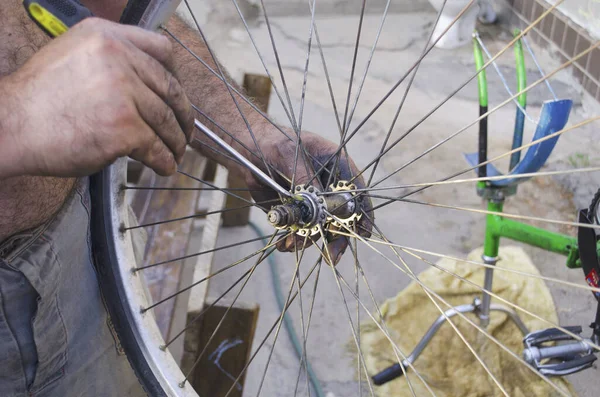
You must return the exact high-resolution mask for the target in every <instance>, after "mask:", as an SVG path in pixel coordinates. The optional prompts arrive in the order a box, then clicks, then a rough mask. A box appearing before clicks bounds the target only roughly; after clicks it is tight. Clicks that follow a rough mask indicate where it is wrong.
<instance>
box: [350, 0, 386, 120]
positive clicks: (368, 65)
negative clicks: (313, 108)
mask: <svg viewBox="0 0 600 397" xmlns="http://www.w3.org/2000/svg"><path fill="white" fill-rule="evenodd" d="M390 3H391V0H387V2H386V3H385V8H384V10H383V14H382V16H381V22H380V23H379V27H378V28H377V34H376V35H375V40H373V46H372V47H371V52H370V53H369V58H368V59H367V64H366V66H365V71H364V73H363V76H362V78H361V81H360V84H359V85H358V90H357V91H356V95H355V96H354V103H353V104H352V110H351V111H350V113H349V116H348V122H347V123H345V124H347V125H346V126H345V127H344V131H347V130H348V129H349V128H350V124H351V123H352V118H353V116H354V111H355V110H356V106H357V105H358V99H359V98H360V94H361V92H362V89H363V85H364V84H365V81H366V79H367V75H368V73H369V67H370V66H371V61H372V60H373V55H374V54H375V49H376V48H377V43H378V42H379V37H380V35H381V31H382V30H383V24H384V22H385V18H386V17H387V14H388V11H389V9H390Z"/></svg>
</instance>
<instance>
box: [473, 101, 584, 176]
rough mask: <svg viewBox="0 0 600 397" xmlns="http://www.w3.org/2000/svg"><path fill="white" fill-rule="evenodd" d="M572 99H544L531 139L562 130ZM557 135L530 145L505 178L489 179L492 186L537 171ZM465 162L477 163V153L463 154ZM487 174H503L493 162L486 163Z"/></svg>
mask: <svg viewBox="0 0 600 397" xmlns="http://www.w3.org/2000/svg"><path fill="white" fill-rule="evenodd" d="M572 105H573V101H572V100H570V99H560V100H555V101H546V102H544V103H543V105H542V113H541V115H540V121H539V123H538V126H537V128H536V130H535V134H534V135H533V141H536V140H538V139H541V138H543V137H546V136H548V135H551V134H553V133H555V132H557V131H560V130H562V129H563V128H564V127H565V125H566V124H567V121H568V120H569V114H570V113H571V107H572ZM558 137H559V136H555V137H553V138H550V139H547V140H545V141H542V142H540V143H536V144H535V145H532V146H530V147H529V148H528V149H527V153H526V154H525V156H524V157H523V158H522V159H521V161H520V162H519V163H517V165H516V166H515V167H514V168H513V169H512V170H511V171H510V173H509V174H507V175H506V178H505V179H497V180H492V181H489V184H490V185H492V186H497V187H501V186H509V185H512V184H517V183H520V182H523V181H525V180H526V179H529V178H510V176H511V175H520V174H528V173H532V172H537V171H538V170H539V169H540V168H542V166H543V165H544V163H545V162H546V160H548V157H550V153H552V150H553V149H554V146H555V145H556V142H557V141H558ZM464 156H465V159H466V160H467V162H468V163H469V164H470V165H471V167H475V166H476V165H477V164H479V155H478V153H467V154H465V155H464ZM486 168H487V175H488V176H500V175H504V174H502V173H501V172H500V171H498V169H497V168H496V167H495V166H494V165H493V164H487V166H486Z"/></svg>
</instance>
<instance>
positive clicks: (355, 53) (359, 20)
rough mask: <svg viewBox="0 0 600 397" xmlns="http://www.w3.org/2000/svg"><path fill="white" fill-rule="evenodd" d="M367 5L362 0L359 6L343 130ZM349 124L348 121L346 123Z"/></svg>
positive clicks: (343, 124) (345, 126) (346, 119)
mask: <svg viewBox="0 0 600 397" xmlns="http://www.w3.org/2000/svg"><path fill="white" fill-rule="evenodd" d="M366 5H367V1H366V0H362V6H361V8H360V16H359V17H358V29H357V31H356V40H355V41H354V54H353V56H352V66H351V67H350V79H349V80H348V93H347V95H346V106H345V108H344V121H343V123H342V126H343V127H344V132H346V130H347V129H348V125H347V124H346V123H347V122H348V108H349V107H350V97H351V96H352V85H353V83H354V70H355V69H356V57H357V56H358V46H359V44H360V34H361V32H362V25H363V19H364V17H365V7H366ZM348 124H349V123H348Z"/></svg>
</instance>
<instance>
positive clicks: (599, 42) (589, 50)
mask: <svg viewBox="0 0 600 397" xmlns="http://www.w3.org/2000/svg"><path fill="white" fill-rule="evenodd" d="M599 45H600V41H597V42H596V43H595V44H593V45H592V46H590V47H589V48H588V49H586V50H584V51H582V52H580V53H579V54H577V55H576V56H575V57H573V59H572V60H569V61H567V62H565V63H563V64H562V65H561V66H559V67H558V68H556V69H555V70H554V71H552V72H551V73H550V74H548V75H547V76H544V77H542V78H541V79H539V80H537V81H535V82H534V83H532V84H530V85H529V86H527V87H526V88H524V89H522V90H521V91H519V92H517V93H516V94H515V95H512V96H511V97H509V98H508V99H506V100H505V101H503V102H502V103H500V104H499V105H497V106H495V107H494V108H492V109H491V110H489V111H487V112H486V113H484V114H482V115H480V116H479V117H477V118H476V119H475V120H474V121H473V122H471V123H469V124H468V125H467V126H465V127H463V128H461V129H459V130H458V131H456V132H454V133H453V134H451V135H450V136H448V137H446V138H444V139H442V140H441V141H440V142H438V143H436V144H435V145H433V146H431V147H430V148H428V149H427V150H425V151H424V152H423V153H421V154H419V155H418V156H416V157H414V158H413V159H411V160H410V161H408V162H406V163H405V164H403V165H402V166H401V167H399V168H397V169H396V170H394V171H393V172H392V173H390V174H388V175H387V176H385V177H384V178H381V179H380V180H378V181H377V182H375V183H374V184H373V185H372V186H377V185H378V184H380V183H381V182H383V181H385V180H387V179H388V178H390V177H391V176H392V175H395V174H397V173H398V172H400V171H402V170H403V169H405V168H406V167H408V166H409V165H411V164H413V163H414V162H415V161H417V160H419V159H421V158H423V157H424V156H425V155H427V154H428V153H430V152H432V151H433V150H435V149H437V148H439V147H440V146H442V145H443V144H445V143H446V142H448V141H449V140H451V139H453V138H455V137H456V136H458V135H459V134H461V133H462V132H464V131H466V130H467V129H468V128H469V127H471V126H473V125H475V124H476V123H478V122H479V120H482V119H483V118H486V117H488V116H489V115H491V114H492V113H494V112H496V111H497V110H498V109H500V108H502V107H503V106H505V105H507V104H509V103H510V102H511V101H512V100H513V99H514V98H517V97H518V96H519V95H522V94H523V93H526V92H528V91H529V90H531V89H532V88H534V87H536V86H538V85H539V84H541V83H543V82H544V81H546V80H547V79H549V78H550V77H552V76H554V75H555V74H557V73H558V72H560V71H561V70H563V69H565V68H566V67H568V66H570V65H571V64H572V63H573V62H575V61H577V60H578V59H579V58H581V57H583V56H585V55H587V54H588V53H589V52H591V51H592V50H593V49H595V48H597V47H598V46H599ZM492 59H493V58H492ZM488 62H489V61H488ZM484 66H485V65H484ZM432 113H433V112H431V113H429V115H430V114H432ZM427 117H429V116H427ZM425 119H426V118H422V119H421V120H420V121H419V122H417V123H416V124H415V125H413V126H412V127H411V128H409V130H408V131H407V132H406V133H405V134H404V135H402V136H401V137H400V138H404V137H405V136H406V135H408V134H409V133H410V132H412V131H414V129H415V128H416V127H418V126H419V125H420V124H421V123H422V122H423V121H425ZM401 140H402V139H398V140H396V141H394V143H392V145H390V147H389V148H388V149H386V150H385V151H384V153H383V155H385V154H386V153H388V152H389V151H390V150H391V149H392V148H393V147H394V146H395V145H397V144H398V143H399V142H400V141H401ZM378 157H379V158H381V156H378ZM372 163H373V161H372V162H371V163H370V164H369V165H367V166H366V167H365V168H364V169H363V171H364V170H365V169H367V168H368V167H370V165H371V164H372ZM363 171H361V173H362V172H363ZM358 175H360V173H359V174H358ZM354 178H356V176H355V177H354Z"/></svg>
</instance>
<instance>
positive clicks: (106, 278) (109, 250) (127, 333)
mask: <svg viewBox="0 0 600 397" xmlns="http://www.w3.org/2000/svg"><path fill="white" fill-rule="evenodd" d="M109 184H110V180H109V178H108V172H106V170H103V171H100V172H99V173H97V174H95V175H93V176H92V177H90V197H91V203H92V213H91V218H92V222H91V234H92V254H93V258H94V264H95V266H96V270H97V274H98V281H99V284H100V290H101V291H102V295H103V296H104V297H105V302H106V306H107V309H108V313H109V315H110V318H111V320H112V323H113V325H114V327H115V330H116V332H117V335H118V337H119V341H120V343H121V346H122V347H123V350H124V351H125V354H126V355H127V359H128V360H129V363H130V364H131V367H132V368H133V371H134V372H135V374H136V376H137V378H138V380H139V381H140V383H141V385H142V387H143V388H144V390H145V391H146V393H147V394H148V395H150V396H158V397H160V396H166V393H165V392H164V390H163V388H162V386H161V385H160V383H159V381H158V379H157V378H156V376H155V375H154V373H153V371H152V369H151V368H150V365H149V364H148V362H147V360H146V358H145V356H144V354H143V348H142V346H141V345H140V343H139V341H138V340H137V338H136V336H135V334H134V332H133V330H132V328H131V326H130V324H131V323H132V322H133V319H132V317H131V307H130V305H129V304H128V302H127V300H126V298H125V296H126V295H125V292H124V290H123V283H122V280H121V278H120V273H119V264H118V263H117V259H116V253H115V247H114V241H115V239H116V238H118V237H119V236H114V235H113V232H112V230H113V229H112V228H111V227H110V225H109V224H108V223H107V220H108V222H110V219H111V214H110V212H109V210H108V203H109V200H110V194H111V189H113V188H115V187H111V186H110V185H109Z"/></svg>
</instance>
